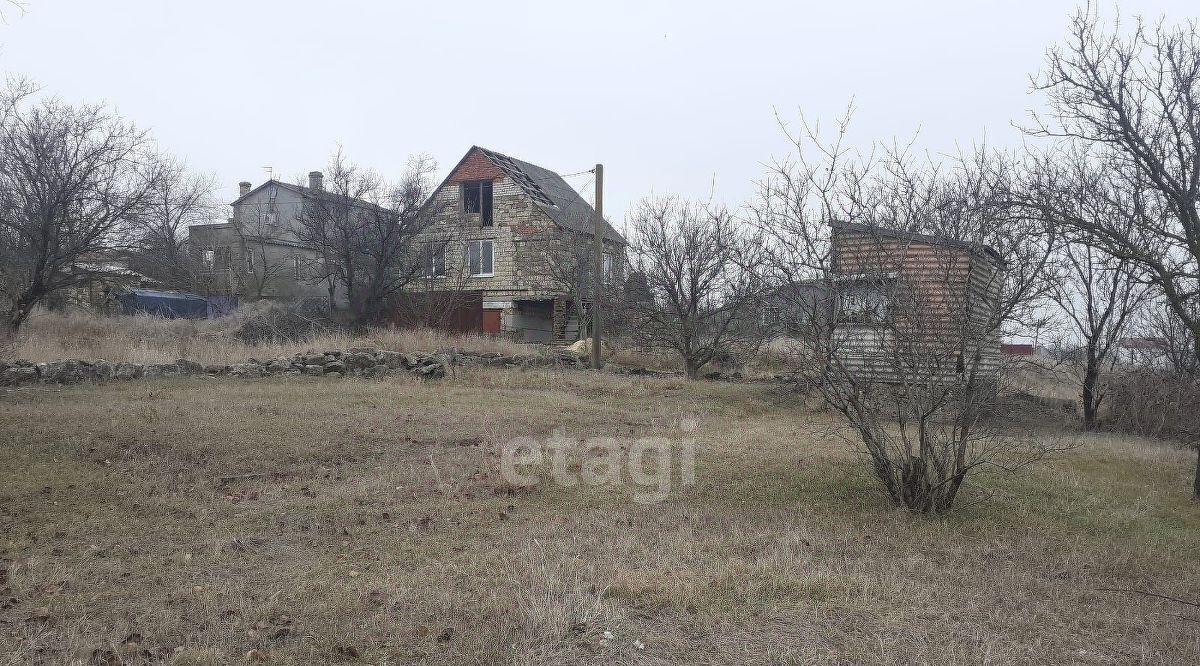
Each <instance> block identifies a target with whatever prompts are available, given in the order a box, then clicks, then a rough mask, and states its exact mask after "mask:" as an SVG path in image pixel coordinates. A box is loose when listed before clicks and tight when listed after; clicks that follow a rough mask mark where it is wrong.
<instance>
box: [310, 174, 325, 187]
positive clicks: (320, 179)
mask: <svg viewBox="0 0 1200 666" xmlns="http://www.w3.org/2000/svg"><path fill="white" fill-rule="evenodd" d="M308 187H309V189H313V190H323V189H325V176H324V174H322V173H321V172H320V171H309V172H308Z"/></svg>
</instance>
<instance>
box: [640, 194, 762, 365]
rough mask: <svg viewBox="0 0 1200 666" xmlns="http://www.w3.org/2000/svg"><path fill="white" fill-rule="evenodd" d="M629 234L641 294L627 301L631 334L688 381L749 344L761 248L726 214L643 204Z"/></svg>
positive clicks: (669, 202)
mask: <svg viewBox="0 0 1200 666" xmlns="http://www.w3.org/2000/svg"><path fill="white" fill-rule="evenodd" d="M631 227H632V232H633V234H632V239H631V240H630V245H629V252H630V261H631V264H632V268H633V270H634V271H635V272H636V273H638V274H640V275H641V276H642V278H644V280H645V283H644V284H645V288H646V291H647V297H646V298H639V299H631V300H630V301H629V308H630V310H629V312H628V313H627V314H626V316H625V319H626V321H627V322H628V325H629V326H630V327H631V329H632V332H633V333H634V334H635V335H638V336H641V337H643V339H646V340H647V341H649V342H650V344H652V345H660V346H664V347H668V348H670V349H673V350H675V351H676V352H677V353H678V354H679V356H680V358H681V359H682V360H683V364H684V369H685V370H686V372H687V376H688V377H689V378H692V379H695V378H696V377H698V376H699V374H700V370H701V369H702V368H704V366H705V365H707V364H708V363H710V362H711V361H713V360H715V359H718V358H720V357H722V356H723V355H725V354H727V353H729V352H730V351H732V350H733V349H734V348H735V347H736V346H737V345H739V344H745V343H748V342H750V343H753V341H754V340H755V339H756V337H755V336H754V330H753V329H754V328H755V327H754V324H755V318H756V317H757V314H758V309H757V306H758V304H759V303H760V297H761V293H762V289H763V282H762V280H761V278H760V276H759V274H758V270H759V268H760V262H761V259H760V258H761V252H760V250H759V248H760V247H761V245H760V244H759V243H757V242H756V241H755V240H754V239H752V238H750V237H749V236H748V234H747V233H746V232H745V231H744V230H743V229H741V228H740V227H739V226H738V224H737V222H736V221H735V220H734V219H733V216H732V215H730V213H729V212H728V211H727V210H725V209H723V208H718V207H715V206H713V205H711V204H707V205H702V204H696V203H690V202H686V201H681V200H679V199H675V198H662V199H645V200H643V201H642V202H641V203H639V204H638V206H637V208H636V209H635V210H634V212H633V213H632V215H631Z"/></svg>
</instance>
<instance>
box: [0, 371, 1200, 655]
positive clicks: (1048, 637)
mask: <svg viewBox="0 0 1200 666" xmlns="http://www.w3.org/2000/svg"><path fill="white" fill-rule="evenodd" d="M684 415H693V416H696V417H697V418H698V419H699V421H700V430H699V440H700V443H701V451H700V457H699V464H698V470H697V484H696V485H695V486H692V487H690V488H686V489H683V490H679V489H677V490H675V491H674V492H673V493H672V495H671V496H670V497H669V498H668V499H667V500H666V501H665V502H663V503H661V504H657V505H640V504H635V503H633V502H631V501H630V494H631V488H629V487H624V488H620V489H613V488H596V487H592V488H589V487H583V486H576V487H571V488H568V487H563V486H555V485H545V484H543V485H541V486H539V487H537V488H535V489H533V490H532V491H529V490H525V489H520V488H512V487H508V486H506V485H505V484H504V483H503V482H500V481H499V480H498V479H497V478H496V476H495V471H496V469H497V460H496V458H497V447H498V445H499V444H500V443H502V442H503V441H505V440H507V439H508V438H510V437H513V436H516V435H533V436H545V435H546V434H548V433H550V432H551V431H552V430H553V429H555V428H557V427H561V428H564V429H566V430H567V431H568V432H570V433H572V434H576V435H580V436H586V435H589V434H602V435H613V436H627V435H644V434H665V435H667V436H671V437H674V436H675V434H676V433H675V429H674V424H675V423H676V422H677V420H678V419H679V418H680V417H681V416H684ZM835 432H836V429H835V428H834V427H833V423H832V421H831V418H830V417H829V416H828V415H827V414H825V413H822V412H813V411H809V410H805V409H803V408H801V407H798V406H796V405H795V403H794V401H793V400H791V399H790V398H789V397H787V396H784V395H781V394H778V393H775V392H773V390H772V389H768V388H766V387H763V386H752V385H736V384H718V383H688V382H685V381H682V380H674V379H650V378H630V377H615V376H600V377H597V376H594V375H592V374H589V373H580V372H550V371H545V372H542V371H537V372H517V371H501V370H495V371H491V370H489V371H483V370H479V371H467V372H460V373H459V374H458V375H457V377H456V378H454V379H447V380H445V381H444V382H441V383H426V384H421V383H416V382H412V381H409V380H408V379H406V378H394V379H389V380H385V381H358V380H312V379H306V378H275V379H262V380H246V381H235V380H212V379H202V378H193V379H188V380H179V381H159V382H150V381H147V382H137V383H131V384H123V385H109V386H91V385H88V386H75V387H69V388H63V389H52V388H49V387H38V389H37V390H23V391H13V392H8V393H6V394H4V395H3V396H0V437H2V441H3V444H2V446H3V450H4V452H5V464H4V465H3V466H2V467H0V512H2V513H0V558H3V560H2V563H0V568H2V569H3V570H4V571H6V572H7V574H6V575H7V581H6V582H3V583H0V589H3V588H10V589H11V592H6V593H5V594H4V595H3V596H2V597H0V654H2V655H5V656H3V657H0V664H31V663H32V664H85V663H88V662H89V660H91V659H93V658H94V656H96V655H99V658H107V656H108V655H109V653H110V652H111V654H112V655H122V654H137V655H141V656H139V657H137V658H138V659H146V658H148V657H154V658H157V657H160V656H161V657H162V658H163V663H171V664H176V665H179V666H182V665H184V664H225V663H241V662H244V661H245V659H246V657H247V654H248V653H250V651H252V650H256V651H258V652H257V653H255V655H253V656H255V657H257V656H265V657H267V658H268V659H269V660H270V661H269V662H268V663H272V664H276V663H278V664H322V663H376V664H382V663H387V664H397V663H439V664H497V663H500V664H538V663H542V664H561V663H593V664H606V665H608V664H634V663H637V664H673V663H707V664H734V663H736V664H768V663H770V664H779V663H797V664H802V663H821V664H859V663H872V664H875V663H878V664H909V663H927V664H961V663H987V664H1001V663H1012V664H1018V663H1019V664H1027V663H1044V664H1061V663H1088V664H1125V663H1131V662H1147V663H1195V662H1196V661H1197V659H1198V658H1200V632H1197V630H1196V627H1197V626H1198V625H1197V624H1195V623H1194V622H1188V621H1185V620H1181V619H1179V618H1178V617H1176V616H1177V615H1178V614H1183V615H1187V614H1188V609H1186V608H1184V607H1180V606H1178V605H1173V604H1170V603H1169V602H1165V601H1162V600H1154V599H1149V598H1143V597H1136V596H1129V595H1120V594H1113V593H1107V592H1100V591H1097V588H1104V587H1130V588H1141V589H1147V590H1151V591H1155V592H1161V593H1165V594H1170V595H1174V596H1180V597H1186V598H1192V599H1196V598H1200V558H1198V557H1197V556H1196V554H1197V552H1198V546H1200V536H1198V535H1200V511H1198V510H1197V506H1196V505H1195V504H1194V503H1192V502H1190V501H1189V500H1188V494H1187V489H1188V480H1189V471H1190V464H1191V462H1192V461H1191V457H1190V456H1189V455H1187V454H1185V453H1183V452H1176V451H1174V450H1171V449H1169V448H1164V447H1161V446H1158V445H1155V444H1150V443H1146V442H1142V441H1138V440H1131V439H1119V438H1116V437H1112V436H1088V437H1089V439H1087V440H1086V445H1085V446H1084V447H1082V448H1080V449H1078V450H1076V451H1072V452H1070V453H1068V454H1065V455H1064V456H1063V457H1062V458H1060V459H1057V460H1055V461H1051V462H1049V463H1047V464H1044V465H1042V466H1040V467H1038V468H1036V469H1035V470H1033V471H1032V473H1031V474H1030V475H1027V476H1024V477H1018V478H1005V477H991V478H989V479H988V480H986V481H985V482H984V483H985V486H984V487H983V488H981V489H980V492H981V494H982V493H983V492H986V493H989V494H991V495H992V497H991V499H989V500H987V501H983V502H979V503H975V504H972V505H971V506H969V507H967V508H965V509H964V510H962V511H959V512H957V513H955V514H953V515H951V516H949V517H946V518H943V519H929V518H922V517H915V516H910V515H906V514H904V513H898V512H896V511H895V510H893V509H891V508H890V507H889V506H888V504H887V502H886V501H885V499H884V498H883V497H882V496H881V494H880V493H879V492H877V490H876V488H875V486H874V484H873V483H872V481H871V479H870V478H869V476H868V474H867V473H866V471H865V469H863V467H862V466H861V464H860V463H859V462H857V461H856V459H855V458H854V457H853V455H852V454H851V453H850V451H849V449H848V448H847V446H846V444H845V442H844V441H842V440H840V439H839V438H838V437H837V436H836V434H835ZM223 479H224V480H223ZM10 598H12V599H16V601H12V602H9V601H8V600H9V599H10ZM131 638H132V639H137V640H132V641H131V640H128V639H131ZM134 644H136V646H135V647H134ZM639 646H640V647H639ZM143 651H145V652H144V653H143ZM356 655H357V656H356ZM99 663H102V662H99ZM111 663H117V662H115V661H113V662H111Z"/></svg>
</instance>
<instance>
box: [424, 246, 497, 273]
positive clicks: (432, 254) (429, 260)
mask: <svg viewBox="0 0 1200 666" xmlns="http://www.w3.org/2000/svg"><path fill="white" fill-rule="evenodd" d="M438 245H439V243H438V242H436V241H434V242H431V243H428V244H427V245H426V246H425V256H424V257H423V261H424V264H425V277H427V278H434V279H436V278H444V277H446V248H445V247H444V246H443V247H442V248H441V251H440V252H439V251H438ZM492 252H493V256H492V263H493V264H495V250H493V251H492ZM439 258H440V259H441V267H440V268H441V270H440V271H439V270H438V268H439V266H438V261H437V260H438V259H439ZM468 258H469V257H468Z"/></svg>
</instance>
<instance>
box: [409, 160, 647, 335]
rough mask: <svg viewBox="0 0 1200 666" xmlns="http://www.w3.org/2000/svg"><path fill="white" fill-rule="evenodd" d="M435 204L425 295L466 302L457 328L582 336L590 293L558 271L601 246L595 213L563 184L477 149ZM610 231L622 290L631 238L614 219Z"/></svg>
mask: <svg viewBox="0 0 1200 666" xmlns="http://www.w3.org/2000/svg"><path fill="white" fill-rule="evenodd" d="M429 205H431V206H434V207H435V208H434V210H435V221H434V223H433V224H432V225H431V226H430V228H429V229H428V231H427V232H425V233H424V234H423V235H422V237H421V239H420V240H421V242H422V244H424V245H425V246H426V247H428V248H430V253H431V256H430V257H429V259H428V260H427V262H428V270H427V271H425V272H426V273H427V274H428V275H427V278H428V279H426V280H424V281H423V282H422V286H421V291H422V292H424V294H425V295H430V294H439V293H440V294H451V293H453V294H456V295H457V298H455V299H453V300H454V302H455V306H454V307H455V308H456V309H457V310H458V313H457V314H456V316H455V317H453V322H454V324H453V325H454V327H455V328H459V329H467V330H471V329H475V330H479V331H483V332H485V333H491V334H499V335H506V336H509V337H512V338H514V339H516V340H520V341H526V342H550V341H555V340H565V339H574V338H575V337H576V336H577V335H579V334H580V333H581V331H580V325H579V318H578V317H577V316H576V315H575V314H574V313H575V312H577V311H578V309H577V308H576V305H577V303H575V302H574V300H575V299H580V300H582V301H585V302H584V303H583V305H584V306H585V307H586V306H587V303H586V301H587V300H588V299H590V296H589V293H590V290H588V289H582V290H573V289H570V288H567V286H566V285H564V281H563V279H562V276H561V275H556V274H555V270H554V269H553V268H552V266H551V264H553V263H555V259H556V258H561V257H563V256H564V255H568V254H570V253H572V252H578V251H579V249H580V248H586V247H589V246H590V245H591V244H592V243H593V238H594V234H593V229H594V218H593V216H594V215H595V211H594V210H593V208H592V206H591V205H589V204H588V203H587V201H585V200H584V199H583V197H581V196H580V195H579V193H578V192H576V191H575V189H574V188H572V187H571V186H570V185H568V184H567V182H566V181H564V180H563V178H562V177H561V176H559V175H558V174H557V173H555V172H553V171H550V170H549V169H544V168H542V167H539V166H537V165H534V164H530V163H529V162H524V161H522V160H518V159H515V158H512V157H508V156H507V155H502V154H500V153H497V152H495V151H492V150H487V149H485V148H480V147H479V146H472V147H471V149H470V150H468V151H467V153H466V155H464V156H463V158H462V159H461V160H459V162H458V164H456V165H455V166H454V168H453V169H451V170H450V174H449V175H448V176H447V177H446V179H445V180H444V181H442V183H441V184H440V185H439V186H438V187H437V189H436V190H435V191H434V193H433V194H432V195H431V197H430V203H429ZM603 230H604V232H603V233H604V238H603V244H604V266H605V277H606V280H609V281H612V282H615V281H616V280H618V279H619V277H620V274H621V266H622V265H623V263H624V261H623V260H624V250H625V239H624V238H623V237H622V236H621V234H620V233H618V232H617V230H616V229H614V228H613V227H612V226H611V225H609V224H608V222H607V221H605V222H604V223H603ZM412 296H413V298H414V299H418V298H420V296H421V295H420V294H412Z"/></svg>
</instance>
